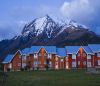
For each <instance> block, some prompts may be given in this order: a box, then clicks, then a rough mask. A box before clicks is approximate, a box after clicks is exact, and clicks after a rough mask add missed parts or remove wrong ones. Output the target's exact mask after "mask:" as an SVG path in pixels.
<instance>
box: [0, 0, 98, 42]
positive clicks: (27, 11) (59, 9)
mask: <svg viewBox="0 0 100 86" xmlns="http://www.w3.org/2000/svg"><path fill="white" fill-rule="evenodd" d="M99 3H100V0H0V40H3V39H10V38H13V37H14V36H15V35H19V34H21V31H22V29H23V27H24V25H25V24H27V23H29V22H31V21H32V20H34V19H35V18H38V17H43V16H45V15H46V14H48V15H50V16H51V17H57V18H59V19H64V20H66V19H71V20H74V21H76V22H78V23H80V24H83V25H86V26H87V27H88V28H89V30H92V31H94V32H96V33H97V34H99V35H100V19H99V18H100V5H99Z"/></svg>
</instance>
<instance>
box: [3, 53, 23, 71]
mask: <svg viewBox="0 0 100 86" xmlns="http://www.w3.org/2000/svg"><path fill="white" fill-rule="evenodd" d="M3 67H4V71H5V72H6V71H7V70H9V71H10V70H12V71H19V70H20V69H21V54H20V52H19V51H18V52H17V53H16V54H15V56H14V58H13V59H12V61H11V62H10V63H7V64H4V65H3Z"/></svg>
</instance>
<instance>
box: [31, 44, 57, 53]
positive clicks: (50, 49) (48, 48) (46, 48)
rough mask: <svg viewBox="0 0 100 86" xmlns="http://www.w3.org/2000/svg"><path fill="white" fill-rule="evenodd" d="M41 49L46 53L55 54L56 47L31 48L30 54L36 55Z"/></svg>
mask: <svg viewBox="0 0 100 86" xmlns="http://www.w3.org/2000/svg"><path fill="white" fill-rule="evenodd" d="M41 48H44V49H45V50H46V52H47V53H52V54H56V46H32V47H31V48H30V52H31V53H33V52H34V53H38V52H39V50H40V49H41Z"/></svg>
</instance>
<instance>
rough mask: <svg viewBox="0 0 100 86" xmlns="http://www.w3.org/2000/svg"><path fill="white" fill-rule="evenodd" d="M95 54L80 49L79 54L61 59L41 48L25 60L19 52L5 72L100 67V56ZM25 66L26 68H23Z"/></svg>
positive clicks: (7, 65)
mask: <svg viewBox="0 0 100 86" xmlns="http://www.w3.org/2000/svg"><path fill="white" fill-rule="evenodd" d="M97 54H98V53H95V54H94V55H91V54H87V53H86V52H85V50H84V49H83V48H80V49H79V51H78V53H77V54H74V56H75V57H74V56H73V54H68V57H64V58H63V57H59V56H58V55H56V54H51V53H50V57H49V53H47V52H46V50H45V49H44V48H41V49H40V50H39V52H38V53H33V54H30V55H28V56H27V57H26V59H24V60H23V57H21V54H20V52H17V53H16V54H15V56H14V58H13V60H12V61H11V63H8V64H4V71H7V69H8V68H10V69H11V70H13V71H18V70H20V69H21V68H23V67H25V65H26V66H27V67H28V68H29V69H30V70H33V69H36V68H38V69H39V70H45V69H46V68H47V67H48V68H49V69H72V68H87V67H96V66H100V63H99V62H98V61H99V60H100V56H98V55H97ZM23 65H24V66H23Z"/></svg>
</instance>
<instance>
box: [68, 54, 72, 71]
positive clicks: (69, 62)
mask: <svg viewBox="0 0 100 86" xmlns="http://www.w3.org/2000/svg"><path fill="white" fill-rule="evenodd" d="M68 67H69V69H71V68H72V54H68Z"/></svg>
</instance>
